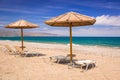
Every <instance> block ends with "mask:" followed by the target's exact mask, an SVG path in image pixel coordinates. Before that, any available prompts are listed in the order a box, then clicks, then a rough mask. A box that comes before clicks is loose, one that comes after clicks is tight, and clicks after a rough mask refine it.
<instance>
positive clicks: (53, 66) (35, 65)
mask: <svg viewBox="0 0 120 80" xmlns="http://www.w3.org/2000/svg"><path fill="white" fill-rule="evenodd" d="M4 45H10V47H12V48H13V49H14V46H16V45H20V42H17V41H14V42H13V41H0V80H120V48H110V47H99V46H75V45H73V53H74V54H76V57H75V59H91V60H95V61H96V65H97V66H96V67H95V68H93V69H89V70H87V71H84V72H81V69H79V68H73V69H68V66H67V64H57V63H54V62H50V61H49V57H50V56H55V55H66V54H68V53H69V45H63V44H45V43H31V42H25V46H26V47H27V49H28V50H29V51H30V52H37V53H39V54H40V56H34V57H20V56H19V55H17V56H16V57H15V55H10V54H9V53H8V52H4V50H3V48H4ZM43 58H44V59H43Z"/></svg>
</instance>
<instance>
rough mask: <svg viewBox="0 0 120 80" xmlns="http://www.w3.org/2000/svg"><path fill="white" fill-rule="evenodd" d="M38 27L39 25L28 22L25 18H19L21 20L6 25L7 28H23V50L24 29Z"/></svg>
mask: <svg viewBox="0 0 120 80" xmlns="http://www.w3.org/2000/svg"><path fill="white" fill-rule="evenodd" d="M37 27H38V25H36V24H33V23H30V22H27V21H25V20H19V21H16V22H13V23H11V24H8V25H7V26H5V28H15V29H21V41H22V46H21V48H22V50H23V49H24V46H23V29H29V28H37Z"/></svg>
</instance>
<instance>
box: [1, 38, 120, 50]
mask: <svg viewBox="0 0 120 80" xmlns="http://www.w3.org/2000/svg"><path fill="white" fill-rule="evenodd" d="M0 41H12V42H21V41H20V40H19V41H17V40H0ZM24 42H25V43H40V44H56V45H59V44H60V45H69V43H57V42H33V41H24ZM72 45H73V46H86V47H104V48H116V49H120V47H118V46H103V45H86V44H85V45H82V44H74V43H72Z"/></svg>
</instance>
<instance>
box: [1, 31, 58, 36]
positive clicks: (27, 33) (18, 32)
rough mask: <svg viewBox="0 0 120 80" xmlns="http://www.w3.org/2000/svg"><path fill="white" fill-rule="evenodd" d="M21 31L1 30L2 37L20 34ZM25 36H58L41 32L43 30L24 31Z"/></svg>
mask: <svg viewBox="0 0 120 80" xmlns="http://www.w3.org/2000/svg"><path fill="white" fill-rule="evenodd" d="M20 35H21V32H20V31H16V30H0V37H14V36H20ZM24 36H57V35H56V34H50V33H41V32H26V31H24Z"/></svg>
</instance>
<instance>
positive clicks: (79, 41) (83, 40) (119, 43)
mask: <svg viewBox="0 0 120 80" xmlns="http://www.w3.org/2000/svg"><path fill="white" fill-rule="evenodd" d="M0 40H10V41H21V37H0ZM24 41H26V42H37V43H53V44H67V45H68V44H69V41H70V40H69V37H63V36H62V37H58V36H57V37H55V36H54V37H52V36H49V37H48V36H47V37H36V36H31V37H28V36H25V37H24ZM72 43H73V45H86V46H104V47H115V48H120V37H72Z"/></svg>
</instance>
